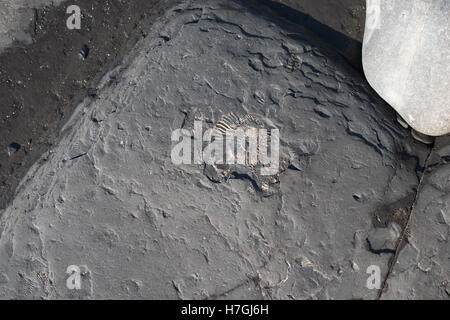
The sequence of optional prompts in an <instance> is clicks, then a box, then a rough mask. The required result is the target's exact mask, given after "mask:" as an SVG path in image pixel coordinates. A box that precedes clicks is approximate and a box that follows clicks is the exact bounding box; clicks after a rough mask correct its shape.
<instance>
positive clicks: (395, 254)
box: [376, 143, 434, 300]
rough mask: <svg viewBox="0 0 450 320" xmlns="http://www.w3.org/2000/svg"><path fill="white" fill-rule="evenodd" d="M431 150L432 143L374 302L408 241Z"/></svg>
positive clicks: (379, 296) (379, 295) (385, 285)
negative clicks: (412, 217) (410, 224)
mask: <svg viewBox="0 0 450 320" xmlns="http://www.w3.org/2000/svg"><path fill="white" fill-rule="evenodd" d="M433 150H434V143H433V145H432V146H431V148H430V149H429V152H428V154H427V157H426V160H425V163H424V165H423V170H422V172H421V175H420V179H419V183H418V185H417V188H416V192H415V194H414V200H413V202H412V204H411V206H410V208H409V210H408V213H407V216H406V222H405V224H404V225H403V226H402V231H401V233H400V236H399V238H398V239H397V243H396V245H395V249H394V252H393V256H392V257H391V258H390V259H389V263H388V271H387V272H386V275H385V277H384V279H383V282H382V283H381V287H380V289H379V290H378V294H377V297H376V300H380V299H381V297H382V295H383V292H384V291H385V289H386V288H387V281H388V279H389V276H390V275H391V273H392V271H393V269H394V266H395V263H396V262H397V260H398V256H399V254H400V251H401V250H402V249H403V247H404V246H405V244H406V241H408V239H407V236H408V233H409V223H410V221H411V216H412V213H413V211H414V209H415V207H416V205H417V200H418V199H419V194H420V191H421V189H422V184H423V181H424V178H425V174H426V171H427V169H428V162H429V160H430V157H431V155H432V153H433Z"/></svg>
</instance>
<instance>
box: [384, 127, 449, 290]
mask: <svg viewBox="0 0 450 320" xmlns="http://www.w3.org/2000/svg"><path fill="white" fill-rule="evenodd" d="M449 160H450V136H448V135H447V136H445V137H442V138H439V139H438V140H437V141H436V144H435V147H434V149H433V153H432V154H431V156H430V161H429V167H428V170H427V171H426V174H425V178H424V181H423V183H422V187H421V191H420V193H419V196H418V199H417V204H416V206H415V208H414V210H413V212H412V215H411V222H410V225H409V230H408V244H407V245H406V246H405V247H404V249H403V250H402V251H401V252H400V254H399V257H398V259H397V262H396V264H395V265H394V267H393V270H392V274H391V276H390V277H389V279H388V282H387V288H386V292H385V293H384V294H383V296H382V297H383V298H385V299H430V298H433V299H449V297H450V246H449V238H450V164H449V163H448V162H449Z"/></svg>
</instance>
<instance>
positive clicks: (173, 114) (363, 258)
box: [0, 0, 448, 299]
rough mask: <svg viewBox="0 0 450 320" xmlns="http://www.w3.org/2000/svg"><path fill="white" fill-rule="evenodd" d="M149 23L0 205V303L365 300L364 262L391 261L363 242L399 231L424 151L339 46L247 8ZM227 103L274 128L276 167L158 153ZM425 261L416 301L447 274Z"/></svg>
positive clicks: (186, 9)
mask: <svg viewBox="0 0 450 320" xmlns="http://www.w3.org/2000/svg"><path fill="white" fill-rule="evenodd" d="M151 32H152V34H149V35H148V36H147V37H146V38H145V39H142V40H141V41H140V42H139V43H138V44H137V46H136V47H135V48H134V50H133V51H132V52H130V53H129V55H128V56H127V57H126V58H125V59H124V61H123V64H122V65H121V66H119V67H118V68H116V69H114V70H112V71H111V72H109V73H108V74H107V75H106V76H105V77H104V79H103V81H102V83H101V85H100V86H99V88H98V90H97V96H96V97H87V98H86V99H85V100H84V102H83V103H82V104H81V105H80V106H79V107H78V108H77V112H76V113H75V114H74V115H73V116H72V119H71V120H70V121H69V122H68V123H67V125H66V127H65V128H64V133H65V134H64V137H63V138H62V139H61V141H60V143H59V144H58V145H57V146H56V147H55V148H54V149H53V150H51V152H49V153H47V154H46V155H45V156H44V157H43V158H42V159H41V160H40V161H39V162H38V163H36V164H35V165H34V166H33V167H32V169H31V170H30V171H29V173H28V174H27V176H26V177H25V179H24V180H23V181H22V183H21V186H20V188H19V193H18V195H17V196H16V198H15V199H14V201H13V202H12V203H11V205H10V206H9V207H8V208H7V209H6V210H4V212H3V213H0V216H1V220H0V298H33V299H38V298H50V299H59V298H80V299H89V298H119V299H120V298H123V299H125V298H158V299H161V298H167V299H179V298H181V299H188V298H193V299H203V298H209V299H239V298H252V299H253V298H254V299H345V298H353V299H360V298H362V299H373V298H375V297H376V296H377V291H376V290H369V289H368V288H367V287H366V280H367V277H368V275H367V274H366V269H367V267H368V266H370V265H378V266H379V267H380V268H381V271H382V273H383V274H386V272H387V271H388V261H389V259H390V258H391V257H392V253H391V252H389V251H388V252H385V251H382V252H374V251H373V250H371V248H370V247H369V244H368V240H367V239H368V238H369V237H370V235H373V234H374V232H375V233H376V229H379V228H382V227H385V228H386V227H388V226H392V225H393V223H396V224H399V225H402V222H403V221H404V218H405V217H404V216H405V214H404V212H405V211H407V210H408V208H409V207H410V206H411V204H412V200H411V199H414V195H415V192H416V187H417V185H418V184H419V181H418V177H419V176H420V172H421V170H422V169H423V167H424V166H425V165H426V158H427V156H428V154H429V150H428V148H427V147H425V146H423V145H421V144H419V143H417V142H415V141H414V140H413V139H411V137H410V135H409V133H408V132H407V131H406V130H405V129H403V128H402V127H401V126H400V125H399V124H397V122H396V120H395V114H394V113H393V112H392V111H391V110H390V108H389V107H388V106H387V105H386V104H384V103H383V102H382V100H381V99H380V98H379V97H377V96H376V94H374V92H373V91H372V90H371V89H370V88H369V86H368V85H367V84H366V83H365V82H364V80H363V79H362V78H361V76H360V74H358V73H356V72H355V71H354V70H353V69H352V68H351V67H349V66H348V64H347V63H346V62H345V61H343V59H342V58H341V57H340V56H338V55H336V54H335V53H333V52H332V51H329V50H328V49H326V48H324V47H323V46H322V45H319V44H318V43H316V41H315V40H313V39H312V38H310V37H309V36H308V34H307V33H306V32H305V31H303V30H301V29H298V28H297V27H295V26H291V25H289V24H286V23H285V22H283V23H280V21H278V20H276V19H273V18H271V17H270V16H267V15H265V14H264V13H263V12H262V11H259V9H258V10H257V9H255V8H253V7H252V6H251V5H248V4H245V2H231V1H220V0H213V1H183V2H182V3H180V4H179V5H178V6H176V7H174V8H173V9H171V10H169V11H167V12H166V13H165V14H164V15H163V16H162V17H161V18H160V19H159V20H158V21H157V22H156V23H155V25H154V26H153V28H152V31H151ZM230 112H233V113H234V114H236V115H240V116H245V115H247V114H253V115H255V116H257V117H259V118H260V119H262V120H263V121H264V123H265V125H266V126H267V127H273V126H275V127H277V128H279V129H280V137H281V154H282V159H281V160H282V165H281V166H280V171H279V172H278V173H277V174H276V175H274V176H271V177H261V176H259V175H258V174H257V173H255V172H252V171H251V170H250V171H249V170H247V171H245V168H229V169H230V170H231V171H232V174H231V175H229V176H224V175H223V173H222V172H218V171H213V173H215V174H216V176H219V178H220V179H218V180H216V181H213V180H214V179H212V178H211V174H210V173H211V171H208V170H207V168H205V166H204V165H182V166H176V165H174V164H173V163H172V162H171V159H170V152H171V148H172V142H171V139H170V137H171V133H172V131H173V130H175V129H178V128H180V127H183V128H186V129H191V128H192V122H193V120H194V119H202V120H204V121H205V123H206V125H208V126H211V125H212V124H213V123H215V122H217V120H219V119H220V118H221V117H222V116H224V115H226V114H228V113H230ZM442 168H445V166H442ZM439 170H440V169H439ZM436 172H438V171H436ZM438 177H439V175H438V176H436V177H435V178H434V180H433V179H432V178H431V177H430V178H429V179H430V181H432V182H433V181H434V182H433V183H435V184H436V183H441V184H442V183H443V181H442V179H441V180H439V178H438ZM447 177H448V174H447ZM447 182H448V181H447ZM430 188H432V186H430ZM442 190H443V194H444V193H445V192H447V193H448V188H447V187H445V188H444V187H443V189H442ZM425 191H426V189H425V188H424V190H423V192H425ZM442 196H443V195H442ZM423 197H425V198H426V196H423ZM424 201H425V202H423V204H422V205H421V200H420V198H419V202H418V206H417V207H416V210H419V209H420V208H426V205H427V200H426V199H425V200H424ZM439 206H441V207H436V210H438V209H440V208H443V207H442V204H439ZM423 210H425V209H423ZM443 212H444V213H445V211H443ZM438 213H439V212H438V211H436V214H435V215H434V216H430V218H429V219H431V220H425V221H428V222H430V223H431V222H433V223H435V224H436V227H437V228H440V229H436V232H440V233H442V232H444V231H442V230H443V228H445V227H447V234H446V235H447V239H448V224H446V225H445V224H442V221H446V219H447V218H448V216H447V215H446V214H441V216H440V217H439V218H436V215H437V214H438ZM413 217H414V216H413ZM433 219H437V220H433ZM437 224H439V225H437ZM414 225H415V224H414V222H413V223H412V225H411V226H412V227H413V226H414ZM441 229H442V230H441ZM374 230H375V231H374ZM422 231H423V229H420V228H419V232H422ZM436 232H434V233H433V234H434V235H436ZM442 234H443V235H445V234H444V233H442ZM378 236H379V237H381V238H382V236H383V235H381V236H380V235H378ZM385 236H386V235H385ZM387 236H390V233H389V234H387ZM412 236H414V237H417V239H418V240H419V239H422V238H423V237H425V235H421V234H420V233H414V229H412ZM420 237H422V238H420ZM430 239H431V240H430V241H431V242H430V243H433V244H435V243H436V244H437V245H439V246H438V247H436V249H435V250H440V251H439V254H441V253H440V252H442V250H445V248H446V247H445V245H444V242H439V241H440V239H438V238H434V236H433V237H431V238H430ZM391 240H392V239H391ZM421 245H422V244H421V243H420V242H417V243H416V244H415V245H414V246H415V248H416V250H417V251H420V252H422V250H423V252H425V251H426V249H422V248H421V247H420V246H421ZM447 248H448V246H447ZM447 250H448V249H447ZM403 252H407V251H406V250H405V251H403ZM447 253H448V251H447ZM427 257H429V258H433V252H429V253H427ZM433 259H439V260H436V261H438V262H439V265H440V269H436V277H437V278H436V281H435V282H432V286H433V289H430V290H429V291H427V292H426V293H424V295H427V297H428V298H433V297H442V291H440V289H438V288H437V287H436V286H437V285H438V283H437V281H438V280H439V281H440V280H442V281H443V280H445V279H447V280H448V268H447V269H446V270H445V269H444V267H445V266H448V260H446V261H447V262H445V261H443V260H442V259H447V257H444V256H442V255H440V257H439V258H436V257H434V258H433ZM445 263H447V264H445ZM425 264H426V263H425V262H424V268H427V267H426V266H425ZM70 265H77V266H80V269H82V271H83V272H82V290H78V291H73V290H69V289H68V288H67V287H66V280H67V276H68V275H67V274H66V269H67V267H68V266H70ZM416 271H417V270H414V271H411V272H412V273H411V276H410V282H409V288H417V289H416V290H420V288H419V286H420V285H421V282H420V281H416V278H414V277H415V276H416V274H417V272H418V271H417V272H416ZM414 272H416V273H414ZM395 279H396V278H393V281H396V280H395ZM433 279H434V278H433ZM433 281H434V280H433ZM398 286H401V284H400V282H399V284H398ZM393 287H394V285H391V286H390V288H393ZM439 288H441V287H439Z"/></svg>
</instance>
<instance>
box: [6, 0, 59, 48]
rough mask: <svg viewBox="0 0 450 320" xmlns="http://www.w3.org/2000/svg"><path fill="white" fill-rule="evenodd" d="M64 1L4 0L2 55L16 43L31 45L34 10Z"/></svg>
mask: <svg viewBox="0 0 450 320" xmlns="http://www.w3.org/2000/svg"><path fill="white" fill-rule="evenodd" d="M62 1H63V0H2V1H1V2H0V53H1V52H2V51H3V50H4V49H5V48H7V47H9V46H11V45H12V44H13V43H14V42H18V43H22V44H29V43H30V42H31V36H30V34H29V29H30V27H31V25H32V22H33V19H34V9H36V8H41V7H43V6H45V5H49V4H54V5H58V4H60V3H61V2H62Z"/></svg>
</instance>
